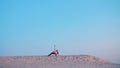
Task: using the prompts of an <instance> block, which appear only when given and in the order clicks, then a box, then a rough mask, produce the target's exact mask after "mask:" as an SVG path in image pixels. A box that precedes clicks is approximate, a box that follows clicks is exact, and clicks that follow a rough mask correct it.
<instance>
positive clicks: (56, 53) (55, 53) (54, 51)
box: [48, 45, 59, 56]
mask: <svg viewBox="0 0 120 68" xmlns="http://www.w3.org/2000/svg"><path fill="white" fill-rule="evenodd" d="M52 54H54V55H55V56H57V55H59V52H58V50H57V49H56V46H55V45H54V50H53V51H52V52H51V53H50V54H49V55H48V56H51V55H52Z"/></svg>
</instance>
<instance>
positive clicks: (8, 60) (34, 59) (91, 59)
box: [0, 55, 120, 68]
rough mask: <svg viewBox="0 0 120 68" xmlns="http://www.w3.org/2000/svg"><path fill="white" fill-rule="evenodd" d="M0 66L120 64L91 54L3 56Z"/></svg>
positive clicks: (108, 67) (99, 67) (105, 67)
mask: <svg viewBox="0 0 120 68" xmlns="http://www.w3.org/2000/svg"><path fill="white" fill-rule="evenodd" d="M0 68H120V64H114V63H112V62H110V61H107V60H103V59H101V58H97V57H95V56H90V55H66V56H65V55H64V56H57V57H56V56H50V57H48V56H1V57H0Z"/></svg>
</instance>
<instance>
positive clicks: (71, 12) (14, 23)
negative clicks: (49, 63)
mask: <svg viewBox="0 0 120 68" xmlns="http://www.w3.org/2000/svg"><path fill="white" fill-rule="evenodd" d="M119 41H120V1H119V0H60V1H59V0H43V1H42V0H20V1H18V0H3V1H0V56H18V55H20V56H21V55H22V56H23V55H47V54H49V53H50V52H51V51H52V49H53V46H54V44H55V45H56V46H57V48H58V50H59V51H60V54H61V55H80V54H88V55H94V56H97V57H101V58H105V59H108V60H110V61H113V62H115V63H120V62H119V61H120V53H119V50H120V42H119Z"/></svg>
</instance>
